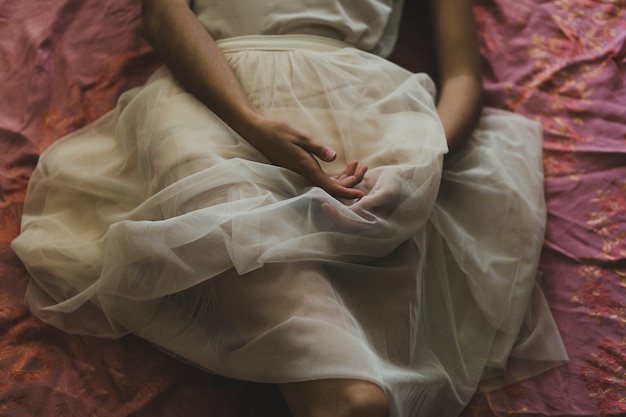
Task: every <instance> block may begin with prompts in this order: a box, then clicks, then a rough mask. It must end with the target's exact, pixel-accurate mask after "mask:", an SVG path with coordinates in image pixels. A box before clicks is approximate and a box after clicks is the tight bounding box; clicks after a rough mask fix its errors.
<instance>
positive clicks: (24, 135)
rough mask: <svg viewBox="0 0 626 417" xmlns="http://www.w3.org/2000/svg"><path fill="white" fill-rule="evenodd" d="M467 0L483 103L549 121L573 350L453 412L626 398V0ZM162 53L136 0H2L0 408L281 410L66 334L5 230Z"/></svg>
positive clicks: (562, 320)
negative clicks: (65, 143) (51, 165)
mask: <svg viewBox="0 0 626 417" xmlns="http://www.w3.org/2000/svg"><path fill="white" fill-rule="evenodd" d="M474 6H475V13H476V19H477V22H478V28H479V39H480V46H481V54H482V57H483V68H484V84H485V88H486V92H487V94H486V104H488V105H490V106H493V107H498V108H504V109H508V110H512V111H514V112H518V113H520V114H523V115H525V116H527V117H529V118H532V119H535V120H538V121H540V122H541V123H542V125H543V127H544V134H545V137H544V169H545V177H546V178H545V193H546V198H547V204H548V227H547V230H546V237H545V244H544V250H543V253H542V258H541V264H540V268H541V270H542V271H543V281H542V287H543V289H544V291H545V293H546V296H547V298H548V301H549V303H550V306H551V308H552V311H553V314H554V316H555V319H556V321H557V324H558V326H559V329H560V330H561V333H562V336H563V339H564V341H565V345H566V347H567V350H568V353H569V355H570V359H571V360H570V363H569V364H568V365H566V366H563V367H560V368H557V369H555V370H553V371H550V372H548V373H546V374H543V375H541V376H539V377H537V378H534V379H531V380H526V381H522V382H519V383H517V384H514V385H512V386H510V387H507V388H504V389H501V390H497V391H493V392H488V393H483V394H478V395H476V396H475V398H474V399H473V400H472V402H471V403H470V404H469V405H468V407H467V408H466V410H465V411H464V413H463V416H464V417H470V416H471V417H487V416H506V415H515V416H611V415H615V416H617V415H625V414H626V336H625V335H626V330H625V329H626V86H625V81H626V79H625V78H626V77H625V71H626V41H625V39H626V3H624V2H623V1H610V0H604V1H597V0H596V1H591V0H542V1H539V0H516V1H514V2H511V1H508V0H476V1H475V2H474ZM410 12H411V13H413V12H415V13H416V14H418V15H420V11H419V10H411V11H410ZM409 14H410V13H409ZM409 14H407V16H409ZM418 17H419V16H418ZM422 17H423V15H422ZM422 20H423V19H422ZM423 32H424V30H423V26H421V25H420V26H416V25H415V24H410V23H409V24H406V22H405V25H404V26H403V32H402V36H403V38H402V39H401V41H400V44H399V45H398V48H397V52H396V54H394V56H393V59H394V60H396V61H397V62H399V63H401V64H402V65H406V66H407V67H409V68H412V69H424V70H429V71H430V70H432V66H425V64H424V62H425V61H426V60H425V59H424V57H425V56H426V55H427V54H428V52H429V49H428V47H427V43H426V42H425V40H424V38H423ZM415 36H416V37H415ZM159 65H160V63H159V60H158V58H157V57H156V56H155V54H154V53H153V52H152V50H151V48H150V47H149V46H148V45H147V43H146V42H145V41H143V40H142V38H141V34H140V27H139V2H128V1H124V0H47V1H45V2H41V1H35V0H21V1H14V0H0V85H1V87H0V415H7V416H12V417H22V416H29V417H30V416H87V415H89V416H101V417H105V416H107V417H111V416H120V417H121V416H124V417H126V416H135V417H142V416H157V417H170V416H189V417H193V416H219V417H248V416H260V417H265V416H267V417H269V416H276V417H281V416H289V412H288V411H287V408H286V406H285V404H284V402H283V400H282V399H281V397H280V395H279V393H278V391H277V390H276V388H275V387H273V386H269V385H261V384H251V383H244V382H240V381H232V380H228V379H226V378H221V377H218V376H213V375H209V374H206V373H204V372H201V371H199V370H196V369H194V368H192V367H189V366H187V365H184V364H181V363H180V362H177V361H176V360H174V359H172V358H170V357H169V356H167V355H166V354H164V353H162V352H160V351H158V350H157V349H155V348H154V347H152V346H150V345H149V344H147V343H146V342H144V341H142V340H140V339H138V338H136V337H132V336H131V337H126V338H123V339H121V340H103V339H96V338H91V337H78V336H71V335H66V334H64V333H62V332H60V331H58V330H56V329H53V328H51V327H48V326H46V325H44V324H42V323H41V322H39V321H38V320H37V319H35V318H34V317H33V316H31V315H30V314H29V313H28V312H27V310H26V309H25V308H24V306H23V304H22V297H23V294H24V290H25V287H26V283H27V281H28V274H27V272H26V271H25V269H24V267H23V266H22V264H21V263H20V261H19V260H18V259H17V257H16V256H15V255H14V254H13V252H12V251H11V250H10V247H9V243H10V241H11V240H12V239H13V238H14V237H15V236H16V235H17V234H18V231H19V221H20V214H21V207H22V203H23V201H24V196H25V192H26V185H27V181H28V177H29V175H30V173H31V172H32V169H33V168H34V166H35V164H36V162H37V158H38V156H39V155H40V154H41V152H42V151H43V150H45V149H46V148H47V147H48V146H49V145H50V144H51V143H52V142H53V141H54V140H56V139H58V138H59V137H61V136H63V135H65V134H67V133H69V132H71V131H73V130H76V129H78V128H80V127H81V126H83V125H85V124H86V123H89V122H91V121H93V120H95V119H97V118H98V117H100V116H101V115H102V114H104V113H105V112H106V111H108V110H109V109H111V108H112V107H113V106H114V104H115V101H116V99H117V97H118V96H119V95H120V94H121V93H122V92H123V91H125V90H127V89H128V88H131V87H133V86H136V85H141V84H142V83H143V82H144V81H145V79H146V78H147V77H148V76H149V75H150V74H151V72H152V71H154V70H155V69H156V68H157V67H158V66H159Z"/></svg>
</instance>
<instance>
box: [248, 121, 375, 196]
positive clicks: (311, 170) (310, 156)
mask: <svg viewBox="0 0 626 417" xmlns="http://www.w3.org/2000/svg"><path fill="white" fill-rule="evenodd" d="M241 134H242V136H243V137H244V139H246V140H247V141H248V142H249V143H250V144H251V145H252V146H254V147H255V148H257V150H259V152H261V153H262V154H263V155H264V156H265V157H266V158H267V159H268V160H269V161H270V162H271V163H272V164H274V165H277V166H280V167H283V168H287V169H290V170H292V171H294V172H296V173H298V174H300V175H302V176H303V177H305V178H307V179H308V180H309V181H311V183H313V184H314V185H316V186H318V187H320V188H322V189H324V190H325V191H326V192H327V193H329V194H330V195H332V196H333V197H335V198H342V199H348V200H354V199H359V198H361V197H363V192H362V191H361V190H357V189H355V188H354V187H355V186H356V185H357V184H359V183H360V182H361V181H362V180H363V177H364V176H365V172H366V171H367V167H365V166H362V165H360V164H359V163H358V162H356V161H353V162H351V163H349V164H348V165H347V166H346V168H345V169H344V170H343V171H342V172H341V173H340V174H338V175H334V176H330V175H328V174H327V173H326V172H324V170H323V169H322V167H321V166H320V163H319V161H318V158H319V159H320V160H322V161H324V162H332V161H333V160H335V157H336V156H337V154H336V152H335V151H334V150H333V149H331V148H329V147H328V146H326V145H323V144H322V143H320V142H318V141H317V140H316V139H315V138H314V137H313V136H312V135H311V134H310V133H309V132H307V131H306V130H304V129H301V128H300V127H298V126H296V125H294V124H292V123H289V122H285V121H280V120H269V119H265V118H263V117H262V116H259V117H257V118H256V120H255V121H253V122H252V123H250V126H249V127H248V128H244V129H241Z"/></svg>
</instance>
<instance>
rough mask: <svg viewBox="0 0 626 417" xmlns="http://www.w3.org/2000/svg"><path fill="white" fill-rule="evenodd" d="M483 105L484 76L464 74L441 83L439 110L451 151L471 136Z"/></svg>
mask: <svg viewBox="0 0 626 417" xmlns="http://www.w3.org/2000/svg"><path fill="white" fill-rule="evenodd" d="M481 108H482V84H481V81H480V79H478V78H477V77H476V76H472V75H469V74H461V75H458V76H455V77H453V78H450V79H449V80H446V81H445V83H444V84H442V86H441V92H440V94H439V99H438V102H437V113H438V114H439V118H440V119H441V123H442V124H443V128H444V132H445V135H446V140H447V142H448V148H449V149H450V153H454V151H456V150H457V149H458V148H459V147H460V146H461V145H462V144H463V143H464V142H465V140H466V139H467V138H468V137H469V136H470V134H471V133H472V130H474V127H475V126H476V122H477V121H478V117H479V116H480V111H481Z"/></svg>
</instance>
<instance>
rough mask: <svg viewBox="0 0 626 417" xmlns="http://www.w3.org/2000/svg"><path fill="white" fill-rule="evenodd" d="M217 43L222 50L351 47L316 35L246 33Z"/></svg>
mask: <svg viewBox="0 0 626 417" xmlns="http://www.w3.org/2000/svg"><path fill="white" fill-rule="evenodd" d="M216 42H217V45H218V46H219V47H220V49H221V50H222V52H224V53H227V52H238V51H293V50H296V49H305V50H309V51H315V52H332V51H336V50H338V49H343V48H353V46H352V45H349V44H347V43H345V42H342V41H338V40H336V39H331V38H326V37H323V36H316V35H248V36H235V37H232V38H225V39H220V40H218V41H216Z"/></svg>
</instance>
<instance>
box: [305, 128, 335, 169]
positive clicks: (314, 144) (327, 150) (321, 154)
mask: <svg viewBox="0 0 626 417" xmlns="http://www.w3.org/2000/svg"><path fill="white" fill-rule="evenodd" d="M299 146H300V147H301V148H302V149H304V150H305V151H307V152H309V153H311V154H313V155H315V156H316V157H318V158H319V159H321V160H322V161H324V162H332V161H334V160H335V158H337V152H335V150H334V149H332V148H331V147H329V146H326V145H324V144H322V143H320V142H318V141H316V140H315V138H313V136H312V135H311V134H309V133H307V132H302V135H301V137H300V143H299Z"/></svg>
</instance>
